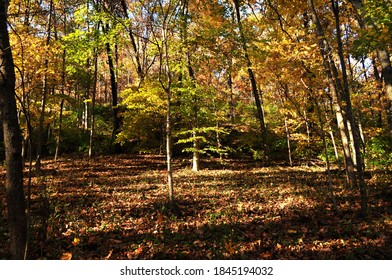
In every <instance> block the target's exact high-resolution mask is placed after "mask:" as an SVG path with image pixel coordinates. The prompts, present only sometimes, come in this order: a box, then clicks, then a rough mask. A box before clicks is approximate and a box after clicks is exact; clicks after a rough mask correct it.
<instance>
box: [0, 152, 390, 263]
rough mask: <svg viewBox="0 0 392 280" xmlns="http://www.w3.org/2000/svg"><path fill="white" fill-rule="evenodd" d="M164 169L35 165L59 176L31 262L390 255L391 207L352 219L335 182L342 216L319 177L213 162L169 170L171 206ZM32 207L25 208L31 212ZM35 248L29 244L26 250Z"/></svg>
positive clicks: (133, 163) (146, 164)
mask: <svg viewBox="0 0 392 280" xmlns="http://www.w3.org/2000/svg"><path fill="white" fill-rule="evenodd" d="M163 161H164V159H163V158H161V157H152V156H150V157H137V158H129V157H126V156H119V157H115V158H112V157H99V158H95V159H94V160H92V161H87V160H83V159H78V160H75V161H63V162H61V165H57V166H55V165H52V163H51V162H44V165H43V167H44V170H45V169H46V170H51V168H57V169H58V172H57V175H56V176H51V177H47V178H46V180H47V182H46V184H47V185H50V186H52V188H53V192H52V194H51V195H52V199H51V209H52V210H51V211H52V212H51V213H50V215H51V216H50V220H49V222H50V225H49V227H48V228H50V232H48V240H49V241H50V242H48V243H47V244H46V245H45V246H46V247H45V252H46V255H44V256H41V255H39V254H40V253H39V252H38V249H37V250H36V252H34V251H33V252H32V254H33V255H32V257H33V258H48V259H58V258H60V259H64V260H68V259H162V258H166V259H206V258H207V259H222V258H223V259H224V258H244V259H271V258H275V259H302V258H307V259H308V258H343V259H344V258H347V257H348V258H352V257H353V256H354V257H357V258H369V255H370V257H373V258H387V257H391V255H392V252H391V251H392V250H391V248H392V246H390V245H391V244H390V238H386V236H391V234H392V227H391V225H392V223H391V220H392V218H391V213H390V211H388V210H387V209H388V207H387V206H388V205H390V201H388V200H386V198H384V197H382V198H379V199H377V200H374V201H376V204H375V205H374V206H373V207H377V208H374V209H377V211H374V212H373V215H372V216H370V217H368V220H367V221H366V222H364V221H361V220H360V219H359V218H358V217H357V216H356V212H355V209H353V207H357V206H356V205H355V204H352V203H348V202H350V200H349V197H350V195H351V194H350V193H349V192H348V191H347V190H343V189H340V187H339V186H340V185H341V182H340V181H339V180H338V179H336V181H335V183H334V185H335V186H336V189H337V191H336V194H337V199H338V205H339V206H340V208H341V212H340V213H336V212H334V211H333V210H332V209H333V207H331V206H332V204H331V202H330V201H329V200H330V198H329V194H328V192H327V191H326V190H325V189H326V188H325V189H324V188H323V186H326V184H327V180H326V179H325V176H326V175H325V173H323V172H322V170H316V169H311V170H309V169H306V168H303V167H301V168H300V167H298V168H297V167H290V168H282V167H257V166H252V163H249V162H242V161H240V162H230V161H228V163H226V164H225V165H224V167H219V165H217V164H215V165H214V166H218V167H219V169H216V168H215V169H214V168H210V169H206V170H201V171H200V172H198V173H197V174H195V173H194V172H189V170H187V169H186V168H184V169H178V170H176V171H175V173H174V175H175V178H176V193H177V199H176V202H175V203H174V204H170V203H167V202H166V197H167V193H166V192H167V189H166V187H165V180H166V177H165V174H164V172H163V171H164V164H163ZM34 180H35V181H33V182H34V183H35V184H37V182H39V180H38V178H36V179H34ZM91 180H93V181H94V182H93V183H92V181H91ZM305 181H306V185H304V184H303V182H305ZM271 183H273V184H272V185H271ZM32 190H33V192H34V193H33V198H34V199H36V198H38V197H39V191H40V189H39V188H37V187H34V188H33V189H32ZM340 197H341V199H340V200H339V198H340ZM34 199H33V203H32V205H33V207H37V205H38V204H37V203H35V204H34ZM388 203H389V204H388ZM353 205H354V206H353ZM37 210H39V209H33V211H37ZM378 211H379V213H383V214H377V212H378ZM33 213H35V212H33ZM33 240H34V239H33ZM39 246H40V245H39V243H33V244H32V248H40V247H39ZM0 251H1V250H0ZM369 252H370V253H369ZM34 254H35V255H34ZM59 256H60V257H59Z"/></svg>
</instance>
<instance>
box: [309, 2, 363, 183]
mask: <svg viewBox="0 0 392 280" xmlns="http://www.w3.org/2000/svg"><path fill="white" fill-rule="evenodd" d="M308 6H309V9H310V11H311V16H312V19H313V21H314V22H315V24H316V35H317V37H318V39H317V40H318V41H317V42H318V46H319V50H320V54H321V57H322V59H323V65H324V70H325V72H326V75H327V78H328V83H329V89H330V92H331V95H332V102H333V108H334V110H335V114H336V119H337V123H338V128H339V132H340V137H341V140H342V144H343V152H344V162H345V167H346V177H347V184H348V185H349V186H350V187H352V188H353V187H355V186H356V176H355V170H354V164H353V160H352V156H351V151H350V138H349V135H348V131H347V123H346V120H345V118H344V112H343V110H342V106H341V100H340V95H339V92H341V91H342V90H341V88H342V86H341V85H339V80H340V79H339V77H338V75H337V70H336V66H335V64H334V63H335V62H334V60H333V58H332V56H331V55H332V53H331V52H332V50H331V48H330V46H329V44H328V41H327V40H326V38H325V34H324V30H323V28H322V25H321V22H320V19H319V18H318V15H317V11H316V9H315V7H314V2H313V0H308Z"/></svg>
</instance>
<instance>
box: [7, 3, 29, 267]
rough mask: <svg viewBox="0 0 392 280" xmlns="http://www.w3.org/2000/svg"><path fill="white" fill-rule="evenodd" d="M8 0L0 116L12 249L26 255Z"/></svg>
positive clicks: (16, 256)
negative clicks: (8, 27) (8, 28)
mask: <svg viewBox="0 0 392 280" xmlns="http://www.w3.org/2000/svg"><path fill="white" fill-rule="evenodd" d="M6 2H7V1H0V60H1V63H0V110H1V111H0V114H1V115H0V117H1V121H2V125H3V133H4V148H5V157H6V158H5V160H6V173H7V175H6V185H5V187H6V194H7V208H8V225H9V235H10V253H11V258H12V259H23V258H24V257H25V250H26V241H27V219H26V211H25V210H26V205H25V197H24V192H23V165H22V135H21V131H20V128H19V123H18V118H17V108H16V101H15V72H14V62H13V58H12V52H11V46H10V42H9V35H8V30H7V9H8V7H7V5H6Z"/></svg>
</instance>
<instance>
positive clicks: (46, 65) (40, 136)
mask: <svg viewBox="0 0 392 280" xmlns="http://www.w3.org/2000/svg"><path fill="white" fill-rule="evenodd" d="M53 10H54V4H53V0H51V1H50V4H49V15H48V25H47V37H46V43H45V45H46V46H47V47H48V46H49V44H50V40H51V36H52V35H51V31H52V19H53ZM48 68H49V59H48V58H46V59H45V62H44V79H43V90H42V103H41V114H40V117H39V126H38V135H37V157H36V160H35V169H36V170H37V171H40V170H41V158H42V148H43V145H44V121H45V109H46V98H47V95H48V73H47V72H48Z"/></svg>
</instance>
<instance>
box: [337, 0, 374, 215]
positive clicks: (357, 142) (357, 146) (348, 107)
mask: <svg viewBox="0 0 392 280" xmlns="http://www.w3.org/2000/svg"><path fill="white" fill-rule="evenodd" d="M331 5H332V10H333V13H334V16H335V27H336V33H337V36H336V39H337V43H338V55H339V58H340V65H341V70H342V79H343V93H342V94H341V95H342V101H343V102H344V104H345V107H344V109H345V113H346V116H347V119H348V121H349V123H350V126H351V131H352V134H353V137H352V142H353V146H354V151H355V161H356V165H357V177H358V184H359V191H360V194H361V213H362V214H363V215H366V214H367V187H366V184H365V180H364V177H363V168H364V164H363V158H362V154H361V146H362V140H361V134H360V132H359V127H358V125H357V122H356V120H355V117H354V113H353V109H352V104H351V98H350V90H349V83H348V76H347V67H346V60H345V57H344V51H343V43H342V32H341V29H340V25H341V22H340V10H339V1H335V0H331ZM336 79H337V77H336Z"/></svg>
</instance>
